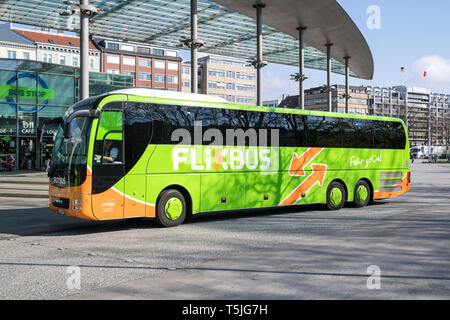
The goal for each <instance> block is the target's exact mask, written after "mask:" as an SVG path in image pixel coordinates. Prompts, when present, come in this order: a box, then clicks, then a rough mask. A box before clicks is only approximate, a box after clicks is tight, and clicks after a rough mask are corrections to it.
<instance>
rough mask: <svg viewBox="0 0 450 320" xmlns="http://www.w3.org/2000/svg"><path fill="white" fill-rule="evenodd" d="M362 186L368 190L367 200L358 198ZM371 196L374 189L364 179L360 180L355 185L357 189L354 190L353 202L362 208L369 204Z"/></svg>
mask: <svg viewBox="0 0 450 320" xmlns="http://www.w3.org/2000/svg"><path fill="white" fill-rule="evenodd" d="M361 186H362V187H365V188H366V190H367V197H366V199H365V200H362V199H359V198H358V189H359V187H361ZM371 198H372V189H371V188H370V186H369V184H368V183H367V182H366V181H364V180H359V181H358V183H357V184H356V186H355V190H354V191H353V204H354V205H355V206H356V207H358V208H362V207H365V206H367V205H368V204H369V202H370V199H371Z"/></svg>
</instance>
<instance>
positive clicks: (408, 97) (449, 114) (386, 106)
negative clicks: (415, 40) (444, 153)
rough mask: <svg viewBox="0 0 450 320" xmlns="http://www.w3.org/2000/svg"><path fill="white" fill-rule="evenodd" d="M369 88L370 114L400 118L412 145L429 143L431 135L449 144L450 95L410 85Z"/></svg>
mask: <svg viewBox="0 0 450 320" xmlns="http://www.w3.org/2000/svg"><path fill="white" fill-rule="evenodd" d="M367 91H368V93H369V96H370V98H369V114H371V115H377V116H388V117H398V118H401V119H402V120H403V121H405V123H406V125H407V127H408V132H409V139H410V141H411V145H412V146H416V145H425V144H427V143H428V136H430V141H431V142H432V143H434V144H444V143H447V140H448V126H449V122H450V107H449V104H450V95H448V94H438V93H432V92H431V91H430V90H427V89H425V88H416V87H407V86H394V87H389V88H384V87H367Z"/></svg>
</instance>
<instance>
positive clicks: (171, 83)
mask: <svg viewBox="0 0 450 320" xmlns="http://www.w3.org/2000/svg"><path fill="white" fill-rule="evenodd" d="M93 42H94V44H95V46H96V47H97V48H98V49H99V50H100V51H101V53H102V58H101V60H102V68H101V71H102V72H106V73H110V74H122V75H128V76H133V77H134V79H135V80H134V85H135V87H141V88H152V89H161V90H173V91H181V80H180V79H181V61H182V59H181V58H180V55H179V50H175V49H168V48H162V47H155V46H151V45H148V44H143V43H135V42H129V41H122V40H117V39H110V38H101V37H94V38H93Z"/></svg>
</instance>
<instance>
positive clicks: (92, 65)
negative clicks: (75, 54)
mask: <svg viewBox="0 0 450 320" xmlns="http://www.w3.org/2000/svg"><path fill="white" fill-rule="evenodd" d="M89 68H90V69H91V70H94V68H95V60H94V59H92V58H91V59H89Z"/></svg>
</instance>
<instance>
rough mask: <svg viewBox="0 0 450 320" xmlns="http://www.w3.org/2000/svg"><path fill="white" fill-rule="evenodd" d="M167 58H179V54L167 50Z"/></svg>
mask: <svg viewBox="0 0 450 320" xmlns="http://www.w3.org/2000/svg"><path fill="white" fill-rule="evenodd" d="M166 56H168V57H177V56H178V54H177V52H176V51H171V50H166Z"/></svg>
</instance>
